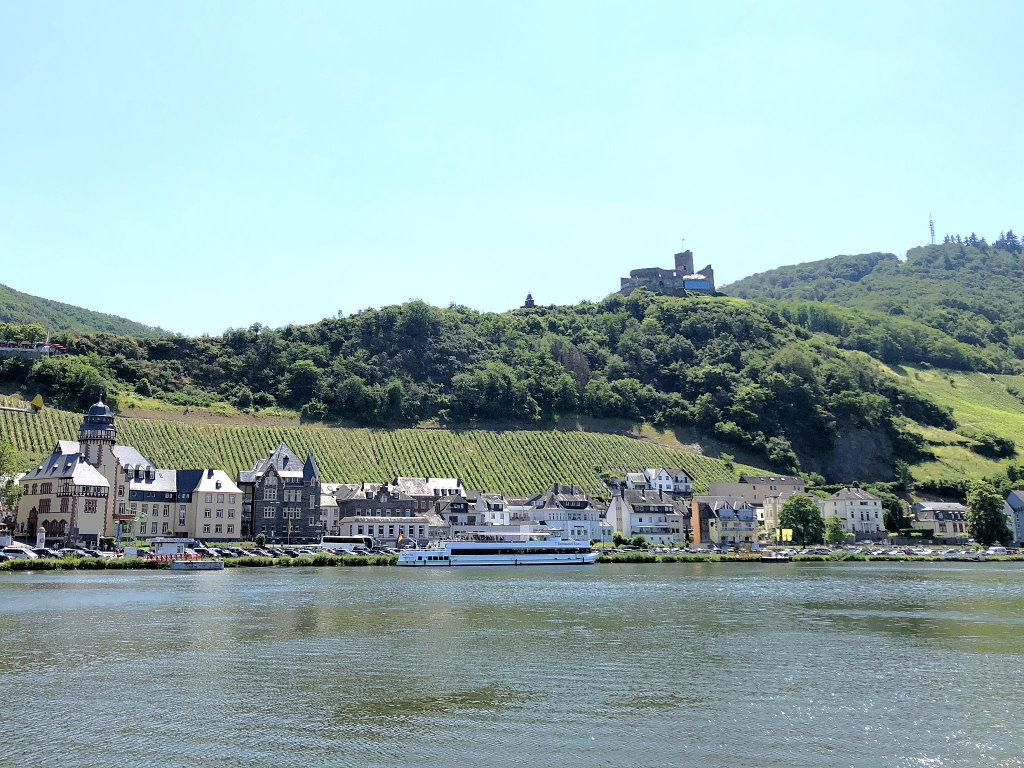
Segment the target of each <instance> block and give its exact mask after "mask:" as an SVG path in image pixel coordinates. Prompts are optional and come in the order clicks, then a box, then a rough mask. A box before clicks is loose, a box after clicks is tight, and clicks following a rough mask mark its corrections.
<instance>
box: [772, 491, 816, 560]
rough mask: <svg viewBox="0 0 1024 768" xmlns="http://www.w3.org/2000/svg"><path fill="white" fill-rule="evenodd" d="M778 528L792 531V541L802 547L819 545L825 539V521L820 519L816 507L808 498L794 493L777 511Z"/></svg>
mask: <svg viewBox="0 0 1024 768" xmlns="http://www.w3.org/2000/svg"><path fill="white" fill-rule="evenodd" d="M779 527H780V528H789V529H792V531H793V541H795V542H797V543H798V544H800V546H802V547H804V546H807V545H808V544H819V543H820V542H821V540H822V539H823V538H824V537H825V521H824V520H822V518H821V511H820V510H819V509H818V505H817V504H815V503H814V500H813V499H811V497H810V496H808V495H806V494H803V493H794V494H793V495H792V496H790V497H789V498H788V499H786V500H785V501H784V502H782V509H780V510H779Z"/></svg>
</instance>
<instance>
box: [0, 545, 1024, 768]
mask: <svg viewBox="0 0 1024 768" xmlns="http://www.w3.org/2000/svg"><path fill="white" fill-rule="evenodd" d="M0 637H2V639H3V653H2V658H0V722H2V725H3V734H4V740H5V743H4V744H3V745H0V765H4V766H7V765H11V766H15V765H17V766H25V767H31V766H60V767H61V768H69V767H71V766H83V767H84V766H89V767H90V768H95V767H97V766H117V767H119V768H120V767H121V766H194V765H200V764H205V763H209V764H211V765H219V766H223V765H231V766H235V765H237V766H347V765H353V766H425V767H432V766H473V767H475V766H481V767H483V766H487V767H488V768H497V767H500V766H513V765H532V766H558V767H559V768H575V767H576V766H581V767H582V766H588V767H590V766H652V767H653V766H710V767H712V768H716V767H718V766H722V767H729V768H733V767H735V766H758V767H759V768H762V767H764V768H768V767H771V766H784V767H785V768H799V767H801V766H929V767H931V766H972V767H975V766H1002V767H1004V768H1005V767H1007V766H1024V671H1022V669H1024V569H1022V568H1021V567H1020V566H1019V565H1017V564H1012V563H1007V564H996V563H991V564H941V563H934V564H933V563H922V564H907V563H806V564H805V563H793V564H789V565H771V566H762V565H746V564H720V563H697V564H665V565H597V566H593V567H585V568H570V567H537V568H475V569H474V568H462V569H460V568H450V569H449V568H438V569H424V570H414V569H399V568H291V569H285V568H274V569H271V568H248V569H229V570H226V571H223V572H219V573H212V572H208V573H170V572H153V571H138V572H109V573H107V572H70V573H10V574H0Z"/></svg>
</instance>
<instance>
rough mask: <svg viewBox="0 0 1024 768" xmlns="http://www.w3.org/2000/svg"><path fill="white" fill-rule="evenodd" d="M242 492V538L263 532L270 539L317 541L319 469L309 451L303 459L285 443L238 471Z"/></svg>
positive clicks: (294, 541)
mask: <svg viewBox="0 0 1024 768" xmlns="http://www.w3.org/2000/svg"><path fill="white" fill-rule="evenodd" d="M238 487H239V488H240V489H241V491H242V494H243V507H242V509H243V513H242V522H243V525H244V528H243V532H242V537H243V538H245V539H249V538H250V537H252V538H255V537H256V536H257V535H259V534H261V533H262V534H263V535H264V536H266V537H267V539H269V540H270V541H277V542H280V541H283V542H286V543H287V542H292V543H306V542H314V541H319V540H320V537H321V535H322V533H323V523H322V522H321V519H320V470H319V469H318V467H317V465H316V459H315V458H314V456H313V454H312V453H310V454H309V455H308V456H307V457H306V460H305V461H302V460H301V459H299V457H298V456H297V455H296V453H295V452H294V451H293V450H292V449H291V448H289V447H288V446H287V445H286V444H285V443H281V444H280V445H278V446H277V448H275V449H274V450H273V451H271V452H270V453H269V454H268V455H267V457H266V458H265V459H260V460H259V461H257V462H256V464H255V465H253V468H252V469H250V470H247V471H242V472H239V473H238Z"/></svg>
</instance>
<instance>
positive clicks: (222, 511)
mask: <svg viewBox="0 0 1024 768" xmlns="http://www.w3.org/2000/svg"><path fill="white" fill-rule="evenodd" d="M217 517H224V510H223V509H218V510H217Z"/></svg>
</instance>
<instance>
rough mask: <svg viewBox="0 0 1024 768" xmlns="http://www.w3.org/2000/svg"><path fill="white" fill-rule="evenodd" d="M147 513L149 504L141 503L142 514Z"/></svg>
mask: <svg viewBox="0 0 1024 768" xmlns="http://www.w3.org/2000/svg"><path fill="white" fill-rule="evenodd" d="M148 513H149V504H143V505H142V514H144V515H145V514H148Z"/></svg>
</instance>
